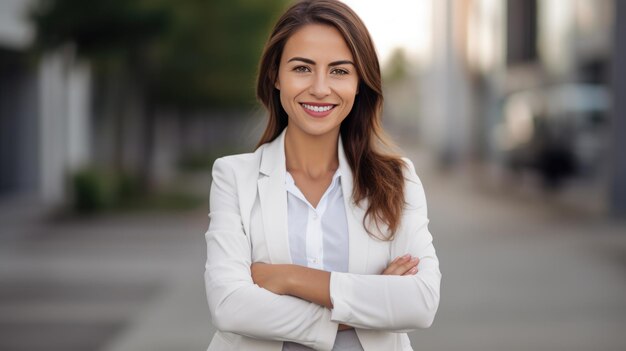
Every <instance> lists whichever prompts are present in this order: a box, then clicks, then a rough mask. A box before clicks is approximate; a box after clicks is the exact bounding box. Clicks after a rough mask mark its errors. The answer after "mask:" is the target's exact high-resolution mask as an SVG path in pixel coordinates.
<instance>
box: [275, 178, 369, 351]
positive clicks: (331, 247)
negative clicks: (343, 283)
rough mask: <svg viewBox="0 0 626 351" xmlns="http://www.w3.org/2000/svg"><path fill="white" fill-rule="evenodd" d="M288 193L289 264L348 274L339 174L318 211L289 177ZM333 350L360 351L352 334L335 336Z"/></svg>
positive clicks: (289, 350)
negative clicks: (290, 262)
mask: <svg viewBox="0 0 626 351" xmlns="http://www.w3.org/2000/svg"><path fill="white" fill-rule="evenodd" d="M285 187H286V189H287V208H288V215H287V225H288V235H289V250H290V253H291V261H292V262H293V263H294V264H298V265H301V266H305V267H309V268H315V269H321V270H325V271H329V272H347V271H348V262H349V261H348V254H349V245H348V243H349V238H348V222H347V220H346V209H345V205H344V199H343V193H342V191H341V172H340V171H339V169H337V171H336V172H335V174H334V175H333V179H332V181H331V183H330V186H329V187H328V189H326V192H324V195H322V198H321V199H320V201H319V203H318V204H317V207H313V205H311V203H310V202H309V201H308V200H307V199H306V197H305V196H304V194H302V192H301V191H300V189H298V187H297V186H296V183H295V181H294V179H293V177H292V176H291V174H289V172H286V175H285ZM295 350H311V349H310V348H308V347H306V346H303V345H300V344H296V343H289V342H286V343H285V344H284V346H283V351H295ZM333 350H337V351H339V350H342V351H357V350H363V348H362V346H361V344H360V342H359V339H358V337H357V335H356V332H355V331H354V330H347V331H342V332H339V333H338V334H337V338H336V339H335V345H334V347H333Z"/></svg>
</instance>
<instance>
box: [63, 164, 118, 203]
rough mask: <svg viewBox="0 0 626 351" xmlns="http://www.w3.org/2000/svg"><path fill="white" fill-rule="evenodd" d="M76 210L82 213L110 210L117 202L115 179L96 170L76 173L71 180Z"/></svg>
mask: <svg viewBox="0 0 626 351" xmlns="http://www.w3.org/2000/svg"><path fill="white" fill-rule="evenodd" d="M71 184H72V191H73V195H74V201H73V202H74V203H73V204H74V209H75V210H76V211H78V212H82V213H92V212H97V211H100V210H102V209H105V208H109V207H111V206H113V205H114V204H115V202H116V201H117V184H116V182H115V178H114V177H111V176H107V175H106V174H104V173H101V172H98V171H97V170H94V169H83V170H81V171H78V172H76V174H74V175H73V176H72V179H71Z"/></svg>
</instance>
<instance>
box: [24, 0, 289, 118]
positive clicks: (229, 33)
mask: <svg viewBox="0 0 626 351" xmlns="http://www.w3.org/2000/svg"><path fill="white" fill-rule="evenodd" d="M286 2H287V1H286V0H210V1H208V0H180V1H171V0H90V1H83V0H42V1H40V2H39V3H38V6H37V7H35V8H34V10H33V13H32V19H33V22H34V24H35V27H36V29H37V40H36V46H37V48H38V49H40V50H44V51H45V50H51V49H54V48H56V47H59V46H61V45H63V44H65V43H68V42H71V43H74V44H75V46H76V49H77V52H78V54H79V55H81V56H83V57H86V58H88V59H90V60H92V61H94V64H95V65H103V64H106V60H109V61H111V60H113V61H116V62H121V64H122V65H124V66H125V68H124V69H120V70H119V72H120V73H119V74H128V72H130V74H131V75H132V79H134V80H136V81H137V83H138V84H136V85H137V86H139V87H142V89H144V90H145V92H146V94H147V96H148V97H150V98H153V99H154V100H156V101H158V102H159V103H161V104H167V105H173V106H179V107H182V108H195V107H206V106H211V107H229V106H237V105H241V104H251V103H253V102H254V100H255V99H254V78H255V74H256V68H257V62H258V59H259V56H260V53H261V50H262V45H263V43H264V41H265V39H266V37H267V34H268V32H269V30H270V26H271V24H272V23H273V21H274V19H275V17H276V15H277V14H278V13H279V12H280V10H281V9H282V8H283V7H284V6H285V4H286ZM103 58H104V59H103ZM97 69H98V67H96V70H97Z"/></svg>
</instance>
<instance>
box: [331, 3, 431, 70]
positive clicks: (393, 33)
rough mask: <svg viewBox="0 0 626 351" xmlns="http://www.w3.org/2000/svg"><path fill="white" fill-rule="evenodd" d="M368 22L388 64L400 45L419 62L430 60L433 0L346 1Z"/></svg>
mask: <svg viewBox="0 0 626 351" xmlns="http://www.w3.org/2000/svg"><path fill="white" fill-rule="evenodd" d="M342 1H343V2H344V3H346V4H348V6H350V7H351V8H352V9H353V10H354V11H355V12H356V13H357V14H358V15H359V16H360V17H361V19H362V20H363V22H365V25H366V26H367V28H368V29H369V31H370V34H371V35H372V38H373V40H374V44H375V45H376V49H377V50H378V54H379V58H380V60H381V61H382V63H383V64H384V63H385V61H386V60H387V58H388V57H389V55H390V54H391V53H392V52H393V50H394V49H395V48H397V47H401V48H403V49H404V50H405V51H406V52H407V54H408V55H409V57H411V58H413V59H414V60H416V61H417V62H423V61H425V60H426V59H427V57H428V55H429V52H430V46H431V34H432V29H431V28H432V1H433V0H342Z"/></svg>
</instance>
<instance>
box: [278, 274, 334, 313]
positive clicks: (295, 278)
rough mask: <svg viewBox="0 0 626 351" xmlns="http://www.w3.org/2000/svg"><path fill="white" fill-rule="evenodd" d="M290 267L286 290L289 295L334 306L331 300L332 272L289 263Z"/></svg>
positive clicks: (325, 305)
mask: <svg viewBox="0 0 626 351" xmlns="http://www.w3.org/2000/svg"><path fill="white" fill-rule="evenodd" d="M288 268H289V269H288V272H287V274H286V275H285V291H286V293H287V294H288V295H292V296H296V297H299V298H301V299H303V300H307V301H310V302H313V303H316V304H318V305H320V306H324V307H326V308H329V309H332V308H333V305H332V302H331V301H330V272H327V271H322V270H319V269H313V268H308V267H303V266H297V265H289V267H288Z"/></svg>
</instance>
